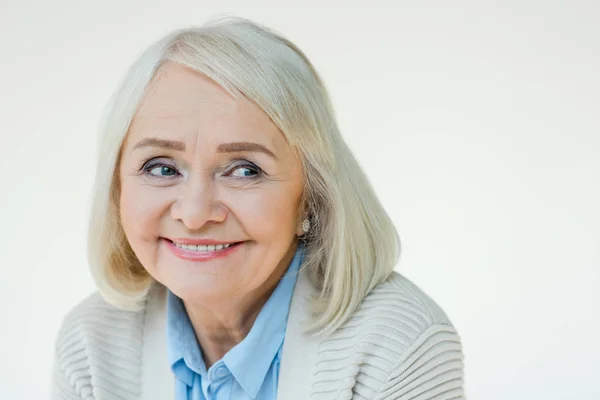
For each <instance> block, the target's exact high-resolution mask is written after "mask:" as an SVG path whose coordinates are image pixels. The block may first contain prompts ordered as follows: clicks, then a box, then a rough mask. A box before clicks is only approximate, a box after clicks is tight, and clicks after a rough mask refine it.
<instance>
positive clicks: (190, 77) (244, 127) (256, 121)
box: [129, 62, 287, 150]
mask: <svg viewBox="0 0 600 400" xmlns="http://www.w3.org/2000/svg"><path fill="white" fill-rule="evenodd" d="M198 134H199V135H203V136H206V137H207V138H209V137H213V138H216V137H223V139H225V137H224V136H225V135H224V134H227V139H231V140H249V139H254V140H260V141H261V142H263V143H264V144H271V145H272V146H273V147H275V150H276V149H277V148H280V147H281V146H284V145H286V144H287V142H286V140H285V137H284V136H283V134H282V133H281V131H280V130H279V129H278V128H277V126H276V125H275V124H274V123H273V122H272V121H271V119H270V118H269V116H268V115H266V114H265V113H264V112H263V111H262V110H261V109H260V108H259V107H258V106H257V105H256V104H254V103H253V102H251V101H249V100H247V99H245V98H243V97H240V98H234V97H233V96H231V95H230V94H229V93H228V92H227V91H226V90H225V89H223V88H222V87H221V86H220V85H218V84H217V83H216V82H214V81H212V80H211V79H210V78H208V77H206V76H205V75H203V74H201V73H199V72H196V71H193V70H191V69H189V68H187V67H185V66H182V65H180V64H176V63H171V62H169V63H166V64H165V65H164V66H163V67H161V69H160V70H159V71H158V73H157V75H156V76H155V78H154V79H153V80H152V82H151V83H150V84H149V86H148V91H147V93H146V95H145V97H144V99H143V100H142V102H141V104H140V107H139V108H138V111H137V113H136V115H135V116H134V118H133V121H132V123H131V127H130V134H129V136H131V138H141V137H146V136H157V135H158V136H169V137H171V138H172V137H178V138H179V139H181V140H185V139H186V137H189V136H197V135H198ZM131 138H129V139H131Z"/></svg>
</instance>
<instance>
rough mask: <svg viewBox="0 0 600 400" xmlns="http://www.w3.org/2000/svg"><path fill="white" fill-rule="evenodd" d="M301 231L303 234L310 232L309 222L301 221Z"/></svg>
mask: <svg viewBox="0 0 600 400" xmlns="http://www.w3.org/2000/svg"><path fill="white" fill-rule="evenodd" d="M302 230H303V231H304V233H306V232H308V231H309V230H310V221H309V220H308V219H305V220H304V221H302Z"/></svg>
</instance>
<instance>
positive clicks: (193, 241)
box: [166, 238, 236, 246]
mask: <svg viewBox="0 0 600 400" xmlns="http://www.w3.org/2000/svg"><path fill="white" fill-rule="evenodd" d="M166 239H168V240H170V241H172V242H175V243H179V244H193V245H196V246H197V245H204V246H209V245H217V244H229V243H236V242H235V241H229V242H224V241H222V240H221V241H220V240H214V239H189V238H166Z"/></svg>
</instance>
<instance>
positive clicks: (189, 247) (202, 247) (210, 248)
mask: <svg viewBox="0 0 600 400" xmlns="http://www.w3.org/2000/svg"><path fill="white" fill-rule="evenodd" d="M174 243H175V242H174ZM232 244H233V243H227V244H215V245H213V244H210V245H202V244H200V245H197V246H196V245H193V244H180V243H175V246H177V247H179V248H180V249H185V250H192V251H217V250H223V249H226V248H228V247H229V246H231V245H232Z"/></svg>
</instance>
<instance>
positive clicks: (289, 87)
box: [88, 18, 400, 332]
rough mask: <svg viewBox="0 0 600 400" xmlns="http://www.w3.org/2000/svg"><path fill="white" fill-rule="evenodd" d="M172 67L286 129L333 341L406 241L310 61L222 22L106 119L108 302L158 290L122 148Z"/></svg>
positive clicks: (187, 34) (135, 87)
mask: <svg viewBox="0 0 600 400" xmlns="http://www.w3.org/2000/svg"><path fill="white" fill-rule="evenodd" d="M165 62H175V63H179V64H182V65H184V66H187V67H189V68H191V69H193V70H195V71H198V72H199V73H202V74H204V75H206V76H208V77H209V78H210V79H212V80H214V81H215V82H217V83H218V84H219V85H221V86H222V87H223V88H224V89H225V90H227V91H228V92H229V93H230V94H231V95H232V96H234V97H236V98H238V97H239V96H243V97H245V98H247V99H250V100H251V101H253V102H254V103H256V104H257V105H258V106H259V107H260V108H261V109H262V110H263V111H264V112H265V113H266V114H267V115H268V116H269V117H270V118H271V120H272V121H273V122H274V123H275V124H276V125H277V126H278V127H279V129H280V130H281V132H282V133H283V135H284V136H285V138H286V139H287V141H288V143H289V144H290V146H291V147H292V148H293V149H294V150H295V151H297V152H298V154H299V156H300V158H301V159H302V162H303V166H304V195H303V204H304V215H307V216H308V217H309V218H310V222H311V231H310V232H309V234H308V236H306V237H304V238H303V240H304V242H305V258H304V262H303V268H305V269H307V271H309V276H310V277H311V280H312V281H313V284H314V285H315V286H316V287H317V288H318V289H319V290H320V296H319V298H318V299H315V309H316V311H317V312H316V314H315V318H314V320H313V321H312V325H311V328H312V329H314V330H316V331H320V332H331V331H333V330H335V329H336V328H337V327H339V326H340V325H342V324H343V323H344V322H345V321H347V320H348V318H349V317H350V316H351V315H352V314H353V313H354V312H355V311H356V309H357V308H358V307H359V305H360V304H361V302H362V301H363V299H364V298H365V297H366V296H367V295H368V294H369V292H370V291H371V290H372V289H373V288H374V287H375V286H377V285H378V284H379V283H380V282H382V281H384V280H385V279H387V278H388V277H389V275H390V274H391V272H392V271H393V268H394V266H395V265H396V263H397V262H398V259H399V255H400V239H399V236H398V233H397V231H396V229H395V227H394V225H393V224H392V222H391V220H390V218H389V216H388V215H387V213H386V212H385V210H384V209H383V207H382V205H381V203H380V202H379V200H378V198H377V196H376V195H375V192H374V191H373V188H372V187H371V185H370V183H369V181H368V180H367V177H366V176H365V174H364V173H363V171H362V169H361V167H360V166H359V164H358V162H357V160H356V159H355V157H354V156H353V154H352V152H351V151H350V149H349V148H348V146H347V145H346V143H345V142H344V140H343V138H342V136H341V135H340V132H339V129H338V126H337V123H336V121H335V117H334V112H333V109H332V106H331V103H330V100H329V96H328V94H327V91H326V89H325V86H324V85H323V82H322V80H321V78H320V77H319V75H318V74H317V72H316V70H315V68H314V67H313V65H312V64H311V63H310V61H309V60H308V58H307V57H306V56H305V55H304V53H303V52H302V51H300V49H298V48H297V47H296V46H295V45H294V44H293V43H291V42H290V41H289V40H287V39H286V38H284V37H282V36H281V35H279V34H277V33H275V32H273V31H271V30H269V29H267V28H265V27H263V26H260V25H258V24H256V23H253V22H251V21H248V20H244V19H239V18H222V19H218V20H214V21H211V22H209V23H207V24H206V25H204V26H202V27H195V28H190V29H183V30H178V31H175V32H173V33H171V34H169V35H167V36H165V37H164V38H162V39H161V40H159V41H158V42H156V43H155V44H153V45H151V46H150V47H149V48H148V49H147V50H146V51H145V52H144V53H143V54H142V55H141V56H140V57H139V59H138V60H137V61H136V62H135V63H134V64H133V65H132V67H131V68H130V70H129V71H128V72H127V74H126V75H125V77H124V79H123V81H122V82H121V84H120V86H119V88H118V89H117V91H116V92H115V94H114V95H113V98H112V99H111V101H110V102H109V105H108V107H107V109H106V114H105V116H104V118H103V124H102V126H101V131H100V137H99V143H98V152H99V153H98V168H97V171H96V179H95V185H94V193H93V194H94V195H93V200H92V201H93V203H92V210H91V219H90V224H89V237H88V257H89V261H90V266H91V269H92V275H93V277H94V280H95V282H96V285H97V287H98V290H99V291H100V293H101V294H102V295H103V296H104V297H105V299H106V300H107V301H108V302H110V303H111V304H113V305H115V306H117V307H120V308H123V309H129V310H136V309H139V308H140V307H141V306H142V304H143V300H144V299H145V297H146V295H147V293H148V290H149V288H150V286H151V284H152V283H153V280H152V278H151V277H150V276H149V274H148V273H147V272H146V271H145V269H144V268H143V266H142V265H141V264H140V262H139V261H138V260H137V257H136V256H135V254H134V253H133V251H132V249H131V247H130V246H129V243H128V242H127V239H126V237H125V234H124V232H123V228H122V226H121V223H120V217H119V196H120V187H119V177H118V164H119V159H120V151H121V147H122V144H123V141H124V138H125V135H126V134H127V131H128V129H129V125H130V123H131V121H132V119H133V117H134V114H135V113H136V110H137V108H138V106H139V104H140V102H141V100H142V98H143V96H144V95H145V93H146V90H147V88H148V85H149V83H150V82H151V80H152V78H153V77H154V76H155V75H156V73H157V71H158V70H159V69H160V67H161V66H162V65H163V64H164V63H165Z"/></svg>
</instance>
